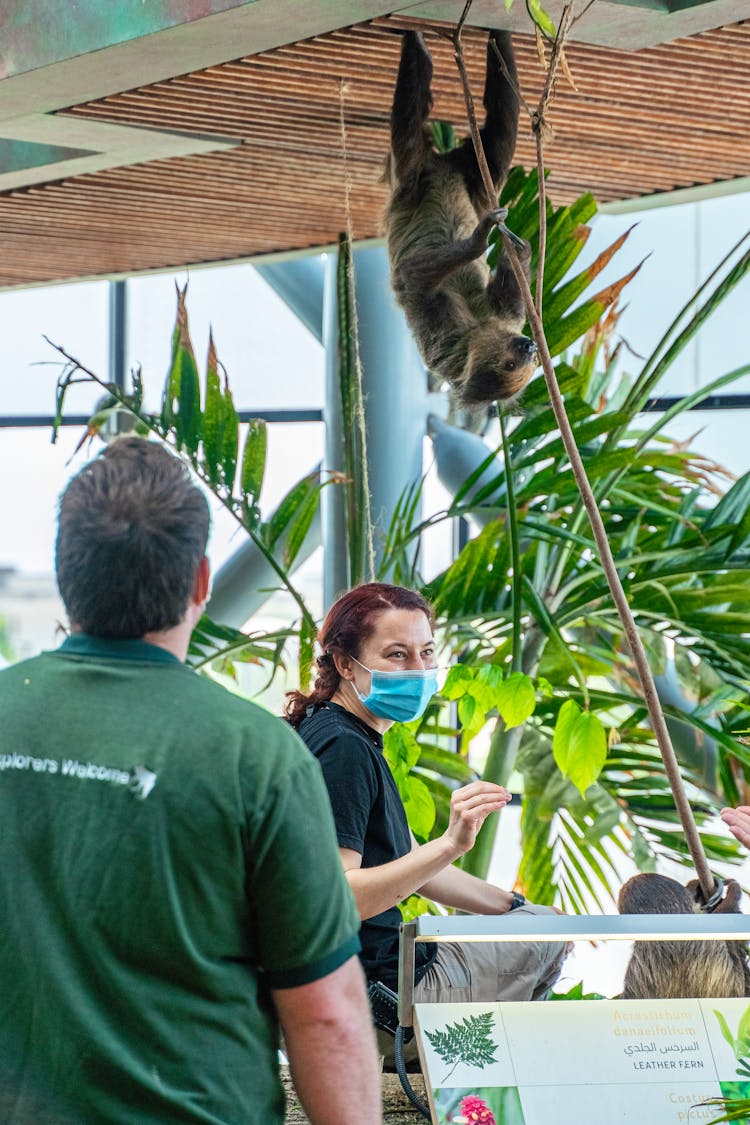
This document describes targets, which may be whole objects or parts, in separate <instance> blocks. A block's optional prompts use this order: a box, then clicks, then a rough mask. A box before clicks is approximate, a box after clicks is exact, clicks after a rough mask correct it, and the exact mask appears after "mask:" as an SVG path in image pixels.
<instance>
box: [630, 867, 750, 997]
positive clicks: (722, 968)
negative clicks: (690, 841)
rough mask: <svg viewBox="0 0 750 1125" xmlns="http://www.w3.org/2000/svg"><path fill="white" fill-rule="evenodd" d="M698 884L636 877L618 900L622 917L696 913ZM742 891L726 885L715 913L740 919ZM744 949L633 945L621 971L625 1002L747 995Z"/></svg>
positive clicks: (749, 973) (733, 944) (749, 975)
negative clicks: (623, 972)
mask: <svg viewBox="0 0 750 1125" xmlns="http://www.w3.org/2000/svg"><path fill="white" fill-rule="evenodd" d="M699 895H700V890H699V886H698V883H697V881H695V880H694V881H692V882H690V883H688V885H687V887H683V886H682V884H681V883H678V882H677V881H676V880H675V879H668V878H667V877H666V876H665V875H654V874H647V875H634V876H633V878H632V879H628V881H627V883H625V884H624V885H623V887H622V888H621V890H620V894H619V896H618V899H617V909H618V910H619V912H620V914H693V913H700V905H699V898H698V896H699ZM741 896H742V891H741V889H740V885H739V883H737V882H736V881H735V880H734V879H727V880H726V891H725V894H724V897H723V899H722V900H721V902H720V903H719V905H718V906H717V907H716V909H715V910H714V913H715V914H740V913H742V912H741V910H740V898H741ZM748 995H750V969H749V968H748V955H747V945H746V944H745V943H744V942H741V941H637V942H635V943H634V945H633V952H632V954H631V957H630V961H629V962H628V966H627V968H626V970H625V980H624V984H623V990H622V993H621V997H622V999H623V1000H654V999H660V1000H671V999H685V998H687V997H708V996H748Z"/></svg>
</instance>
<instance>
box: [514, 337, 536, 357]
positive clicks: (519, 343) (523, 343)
mask: <svg viewBox="0 0 750 1125" xmlns="http://www.w3.org/2000/svg"><path fill="white" fill-rule="evenodd" d="M515 345H516V351H517V352H518V353H519V355H531V353H532V352H535V351H536V344H535V343H534V341H533V340H530V339H529V338H528V336H516V339H515Z"/></svg>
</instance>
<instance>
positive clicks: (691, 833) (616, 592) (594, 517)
mask: <svg viewBox="0 0 750 1125" xmlns="http://www.w3.org/2000/svg"><path fill="white" fill-rule="evenodd" d="M471 3H472V0H467V3H466V5H465V7H464V10H463V13H462V15H461V19H460V20H459V23H458V25H457V27H456V31H455V33H454V35H453V46H454V51H455V56H456V64H457V66H458V72H459V75H460V77H461V84H462V87H463V92H464V98H465V101H466V111H467V114H468V118H469V127H470V130H471V138H472V142H473V144H474V150H475V152H476V156H477V163H478V165H479V170H480V173H481V176H482V181H483V184H484V189H485V192H486V193H487V197H488V199H489V201H490V203H489V206H490V208H492V207H495V206H496V198H495V187H494V184H493V182H492V177H491V176H490V172H489V168H488V166H487V160H486V157H485V154H484V151H483V149H482V141H481V137H480V134H479V129H478V126H477V121H476V114H475V112H474V102H473V98H472V95H471V89H470V87H469V82H468V77H467V74H466V66H465V63H464V58H463V50H462V47H461V30H462V28H463V24H464V22H465V20H466V17H467V15H468V13H469V8H470V7H471ZM572 9H573V6H572V4H570V3H569V4H566V5H565V8H564V9H563V14H562V17H561V20H560V27H559V29H558V33H557V36H556V38H555V43H554V46H553V50H552V58H551V60H550V66H549V70H548V72H547V79H546V81H545V84H544V89H543V91H542V96H541V98H540V101H539V105H538V106H537V109H536V110H535V112H534V115H533V118H532V129H533V131H534V134H535V137H536V146H537V167H538V168H539V169H540V172H539V206H540V216H541V215H545V218H546V206H547V198H546V189H545V182H544V134H545V130H546V129H547V128H548V124H547V120H546V117H547V110H548V107H549V102H550V99H551V97H552V94H553V92H554V84H555V77H556V74H557V70H558V67H559V66H560V63H561V60H562V58H563V47H564V43H565V37H566V35H567V32H568V30H569V28H570V26H571V22H572V17H573V10H572ZM540 234H541V230H540ZM503 244H504V247H505V254H506V257H507V258H508V261H509V262H510V265H511V268H512V270H513V273H514V275H515V278H516V281H517V282H518V286H519V288H520V291H521V294H522V296H523V301H524V305H525V307H526V315H527V318H528V322H529V327H530V328H531V332H532V335H533V337H534V340H535V342H536V345H537V348H538V349H539V357H540V359H541V363H542V369H543V371H544V378H545V382H546V384H547V390H548V392H549V396H550V402H551V405H552V409H553V411H554V415H555V419H556V421H557V425H558V428H559V430H560V436H561V437H562V441H563V445H564V447H565V452H566V453H567V455H568V460H569V461H570V466H571V469H572V471H573V476H574V478H575V481H576V485H577V486H578V490H579V492H580V494H581V498H582V500H583V505H584V508H585V510H586V514H587V516H588V518H589V523H590V524H591V530H592V532H593V534H594V540H595V542H596V546H597V550H598V552H599V556H600V558H601V562H602V568H603V570H604V574H605V577H606V579H607V584H608V586H609V589H610V592H611V594H612V598H613V601H614V603H615V607H616V609H617V612H618V615H619V617H620V621H621V622H622V625H623V629H624V631H625V636H626V637H627V641H628V645H629V646H630V651H631V653H632V656H633V661H634V664H635V668H636V672H637V675H638V679H639V680H640V684H641V688H642V691H643V698H644V702H645V704H646V707H647V709H648V714H649V719H650V720H651V726H652V729H653V731H654V736H655V738H656V741H657V745H658V747H659V751H660V753H661V756H662V760H663V762H664V768H665V770H666V773H667V777H668V779H669V784H670V787H671V789H672V795H673V797H674V802H675V806H676V809H677V812H678V814H679V817H680V821H681V823H682V827H683V830H684V832H685V840H686V842H687V845H688V849H689V851H690V855H691V857H692V860H693V864H694V865H695V871H696V874H697V876H698V881H699V883H700V888H701V892H702V894H703V898H704V901H705V902H706V903H708V902H709V900H710V899H711V898H712V896H713V895H714V893H715V890H716V883H715V880H714V877H713V876H712V874H711V871H710V869H709V866H708V861H707V859H706V854H705V852H704V850H703V844H702V842H701V838H700V835H699V833H698V829H697V827H696V824H695V819H694V817H693V812H692V809H691V808H690V802H689V801H688V799H687V794H686V792H685V787H684V785H683V781H682V776H681V774H680V769H679V765H678V762H677V757H676V755H675V752H674V747H673V746H672V740H671V738H670V736H669V731H668V729H667V724H666V721H665V718H664V713H663V711H662V708H661V703H660V701H659V696H658V693H657V691H656V684H655V683H654V677H653V675H652V673H651V669H650V667H649V664H648V660H647V659H646V652H645V649H644V647H643V643H642V641H641V638H640V635H639V633H638V627H637V626H636V623H635V619H634V617H633V614H632V611H631V609H630V606H629V605H628V600H627V597H626V596H625V591H624V589H623V586H622V582H621V581H620V575H619V574H618V572H617V566H616V564H615V560H614V557H613V555H612V550H611V548H610V545H609V540H608V539H607V532H606V529H605V527H604V522H603V520H602V517H601V514H600V512H599V508H598V507H597V503H596V499H595V497H594V493H593V490H592V488H591V484H590V482H589V479H588V476H587V475H586V470H585V468H584V465H583V461H582V459H581V455H580V453H579V451H578V446H577V445H576V441H575V437H574V436H573V430H572V429H571V426H570V422H569V421H568V416H567V413H566V411H565V404H564V402H563V397H562V394H561V393H560V387H559V384H558V382H557V376H556V374H555V369H554V367H553V366H552V357H551V356H550V352H549V348H548V346H547V340H546V337H545V334H544V328H543V326H542V319H541V315H540V313H539V311H538V309H537V306H535V304H534V300H533V297H532V295H531V289H530V288H529V284H528V282H527V280H526V276H525V274H524V271H523V269H522V267H521V263H520V262H519V260H518V255H517V254H516V251H515V247H514V246H513V243H512V241H511V239H510V238H508V236H507V235H506V234H505V233H503ZM541 253H542V251H541V248H540V255H541ZM542 282H543V274H541V275H539V274H538V276H537V302H538V308H539V309H541V291H542Z"/></svg>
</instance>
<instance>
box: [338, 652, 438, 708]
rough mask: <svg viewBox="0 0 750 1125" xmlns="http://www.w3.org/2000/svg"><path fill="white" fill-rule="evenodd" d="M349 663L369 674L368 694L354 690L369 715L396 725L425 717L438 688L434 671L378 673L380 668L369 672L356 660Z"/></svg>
mask: <svg viewBox="0 0 750 1125" xmlns="http://www.w3.org/2000/svg"><path fill="white" fill-rule="evenodd" d="M352 660H353V661H354V663H355V664H359V666H360V668H364V670H365V672H369V673H370V690H369V692H368V693H367V695H363V694H362V692H361V691H358V690H357V686H356V684H355V685H354V690H355V691H356V692H357V695H358V696H359V698H360V699H361V701H362V703H364V705H365V707H366V708H367V710H368V711H369V712H370V713H371V714H373V715H377V717H378V718H379V719H390V720H392V721H393V722H395V723H410V722H411V721H412V720H413V719H418V718H420V716H422V715H424V713H425V711H426V710H427V704H428V703H429V702H430V700H431V699H432V697H433V695H434V694H435V692H436V691H437V688H438V677H437V668H425V669H424V670H422V669H419V670H418V671H414V672H381V671H380V669H379V668H368V667H367V666H366V665H364V664H362V662H361V661H360V660H357V658H356V657H355V656H353V657H352Z"/></svg>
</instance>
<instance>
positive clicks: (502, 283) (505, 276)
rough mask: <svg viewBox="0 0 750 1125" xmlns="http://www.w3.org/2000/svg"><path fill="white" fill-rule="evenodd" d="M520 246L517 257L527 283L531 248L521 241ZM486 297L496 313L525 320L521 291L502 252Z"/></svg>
mask: <svg viewBox="0 0 750 1125" xmlns="http://www.w3.org/2000/svg"><path fill="white" fill-rule="evenodd" d="M521 244H522V246H523V249H522V250H520V249H519V251H518V257H519V260H520V263H521V266H522V267H523V271H524V273H525V274H526V280H527V281H529V262H530V261H531V247H530V246H529V244H528V242H523V241H522V243H521ZM487 296H488V297H489V299H490V303H491V305H492V307H493V308H494V309H495V310H496V311H497V312H498V313H502V314H510V315H512V316H515V317H516V318H517V319H518V320H519V321H521V322H522V323H523V321H524V320H525V318H526V309H525V307H524V303H523V297H522V296H521V290H520V289H519V288H518V282H517V281H516V276H515V274H514V273H513V270H512V269H511V267H510V265H509V264H508V261H507V259H506V258H505V255H504V254H503V253H502V252H501V254H500V256H499V258H498V262H497V268H496V269H495V272H494V273H493V275H492V278H491V279H490V283H489V285H488V286H487Z"/></svg>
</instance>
